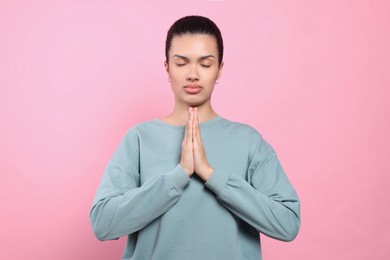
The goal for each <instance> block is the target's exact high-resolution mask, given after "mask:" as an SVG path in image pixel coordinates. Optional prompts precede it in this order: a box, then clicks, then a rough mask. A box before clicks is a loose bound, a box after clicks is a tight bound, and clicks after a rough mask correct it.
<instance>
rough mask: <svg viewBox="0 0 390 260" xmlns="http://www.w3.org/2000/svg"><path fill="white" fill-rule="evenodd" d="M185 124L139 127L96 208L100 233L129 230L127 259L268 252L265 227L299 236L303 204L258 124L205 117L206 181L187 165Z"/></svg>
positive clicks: (110, 168)
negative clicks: (208, 171)
mask: <svg viewBox="0 0 390 260" xmlns="http://www.w3.org/2000/svg"><path fill="white" fill-rule="evenodd" d="M184 130H185V126H174V125H170V124H167V123H165V122H163V121H161V120H160V119H152V120H149V121H145V122H141V123H139V124H137V125H135V126H133V127H131V128H130V129H129V130H128V131H127V133H126V134H125V136H124V138H123V139H122V141H121V143H120V144H119V147H118V148H117V150H116V151H115V152H114V154H113V156H112V158H111V159H110V161H109V163H108V164H107V167H106V169H105V172H104V174H103V177H102V179H101V182H100V184H99V187H98V190H97V192H96V195H95V198H94V201H93V206H92V208H91V211H90V221H91V224H92V227H93V231H94V233H95V235H96V237H97V238H98V239H99V240H112V239H118V238H119V237H121V236H125V235H126V236H128V237H127V244H126V248H125V250H124V253H123V258H122V259H136V260H152V259H156V260H160V259H161V260H192V259H194V260H195V259H196V260H198V259H202V260H214V259H215V260H229V259H256V260H258V259H261V245H260V237H259V232H261V233H263V234H265V235H267V236H270V237H273V238H275V239H278V240H283V241H291V240H293V239H294V238H295V237H296V235H297V233H298V230H299V226H300V203H299V200H298V196H297V193H296V192H295V190H294V188H293V187H292V185H291V184H290V182H289V180H288V178H287V177H286V175H285V173H284V170H283V168H282V166H281V164H280V162H279V160H278V158H277V155H276V154H275V151H274V149H273V148H272V147H271V146H270V144H268V143H267V142H266V141H265V140H264V139H263V138H262V135H261V134H260V133H259V132H258V131H257V130H256V129H254V128H253V127H251V126H249V125H246V124H243V123H237V122H233V121H230V120H227V119H225V118H222V117H221V116H216V117H214V118H213V119H211V120H208V121H206V122H203V123H200V131H201V135H202V140H203V144H204V147H205V151H206V154H207V160H208V162H209V164H210V166H211V167H212V168H213V169H214V171H213V173H212V175H211V176H210V178H209V180H208V181H207V182H206V183H205V182H203V181H202V180H201V179H200V178H199V177H198V176H196V174H193V175H192V177H188V175H187V174H186V173H185V171H184V169H183V167H182V166H181V165H180V164H179V161H180V154H181V144H182V140H183V137H184Z"/></svg>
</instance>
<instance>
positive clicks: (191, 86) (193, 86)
mask: <svg viewBox="0 0 390 260" xmlns="http://www.w3.org/2000/svg"><path fill="white" fill-rule="evenodd" d="M184 88H190V89H198V88H202V87H201V86H199V85H187V86H185V87H184Z"/></svg>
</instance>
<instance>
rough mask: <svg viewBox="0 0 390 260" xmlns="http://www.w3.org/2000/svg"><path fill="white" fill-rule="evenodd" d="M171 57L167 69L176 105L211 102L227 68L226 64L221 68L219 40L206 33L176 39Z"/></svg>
mask: <svg viewBox="0 0 390 260" xmlns="http://www.w3.org/2000/svg"><path fill="white" fill-rule="evenodd" d="M168 54H169V64H167V63H166V62H165V68H166V70H167V72H168V76H169V77H170V79H171V87H172V90H173V92H174V94H175V101H176V103H177V102H179V103H182V104H187V105H189V106H199V105H202V104H203V103H205V102H207V101H209V100H210V98H211V94H212V92H213V89H214V84H215V81H216V80H217V79H218V78H219V76H220V75H221V72H222V67H223V62H222V63H221V66H220V67H219V68H218V49H217V42H216V40H215V38H214V37H213V36H210V35H205V34H196V35H187V34H185V35H181V36H174V37H173V38H172V42H171V48H170V50H169V53H168ZM190 86H193V87H190Z"/></svg>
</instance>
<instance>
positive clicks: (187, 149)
mask: <svg viewBox="0 0 390 260" xmlns="http://www.w3.org/2000/svg"><path fill="white" fill-rule="evenodd" d="M188 110H189V118H188V122H187V125H186V129H185V133H184V138H183V142H182V144H181V157H180V164H181V166H182V167H183V168H184V171H185V172H186V173H187V174H188V176H189V177H191V176H192V174H193V173H194V170H195V169H194V152H193V151H194V149H193V142H192V132H193V127H194V126H193V125H194V124H193V122H194V110H193V108H192V107H189V109H188Z"/></svg>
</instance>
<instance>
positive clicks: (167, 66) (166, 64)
mask: <svg viewBox="0 0 390 260" xmlns="http://www.w3.org/2000/svg"><path fill="white" fill-rule="evenodd" d="M164 67H165V70H166V72H167V74H168V77H169V76H170V75H169V65H168V63H167V61H164Z"/></svg>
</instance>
